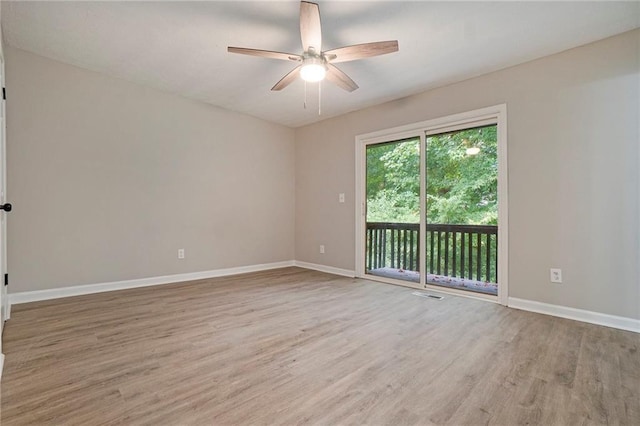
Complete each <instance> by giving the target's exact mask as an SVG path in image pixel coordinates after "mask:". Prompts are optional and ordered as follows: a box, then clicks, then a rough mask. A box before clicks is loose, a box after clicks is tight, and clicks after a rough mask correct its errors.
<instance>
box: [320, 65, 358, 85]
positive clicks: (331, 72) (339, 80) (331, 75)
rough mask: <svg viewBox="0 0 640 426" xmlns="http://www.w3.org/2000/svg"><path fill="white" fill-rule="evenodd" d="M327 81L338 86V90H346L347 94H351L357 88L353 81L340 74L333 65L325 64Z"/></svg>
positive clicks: (342, 73)
mask: <svg viewBox="0 0 640 426" xmlns="http://www.w3.org/2000/svg"><path fill="white" fill-rule="evenodd" d="M326 77H327V80H329V81H330V82H332V83H334V84H336V85H338V86H339V87H340V88H342V89H344V90H346V91H347V92H353V91H354V90H356V89H357V88H358V85H357V84H356V83H355V81H353V80H351V78H350V77H349V76H348V75H346V74H345V73H344V72H342V71H341V70H340V69H339V68H338V67H336V66H335V65H331V64H327V76H326Z"/></svg>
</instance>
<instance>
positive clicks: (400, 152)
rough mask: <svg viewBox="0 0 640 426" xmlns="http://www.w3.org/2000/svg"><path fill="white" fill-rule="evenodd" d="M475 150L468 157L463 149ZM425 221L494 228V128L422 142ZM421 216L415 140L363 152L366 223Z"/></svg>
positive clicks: (411, 220) (417, 142)
mask: <svg viewBox="0 0 640 426" xmlns="http://www.w3.org/2000/svg"><path fill="white" fill-rule="evenodd" d="M472 147H476V148H479V153H478V154H476V155H469V154H468V153H467V149H468V148H472ZM426 163H427V164H426V166H427V191H426V192H427V206H426V212H427V220H428V222H429V223H452V224H490V225H495V224H497V217H498V211H497V189H498V188H497V184H498V169H497V129H496V126H495V125H492V126H486V127H480V128H475V129H466V130H462V131H456V132H450V133H444V134H439V135H433V136H429V137H428V138H427V155H426ZM419 217H420V140H419V139H409V140H404V141H398V142H392V143H386V144H381V145H373V146H371V147H369V148H368V149H367V221H369V222H404V223H417V222H419Z"/></svg>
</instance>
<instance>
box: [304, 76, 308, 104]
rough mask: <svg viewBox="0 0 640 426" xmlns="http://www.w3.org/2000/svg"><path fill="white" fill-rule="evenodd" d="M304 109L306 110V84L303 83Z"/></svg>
mask: <svg viewBox="0 0 640 426" xmlns="http://www.w3.org/2000/svg"><path fill="white" fill-rule="evenodd" d="M304 109H307V82H306V80H305V81H304Z"/></svg>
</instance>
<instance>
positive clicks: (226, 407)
mask: <svg viewBox="0 0 640 426" xmlns="http://www.w3.org/2000/svg"><path fill="white" fill-rule="evenodd" d="M412 292H413V290H411V289H408V288H403V287H396V286H391V285H385V284H380V283H375V282H369V281H365V280H354V279H348V278H341V277H336V276H331V275H327V274H323V273H318V272H312V271H305V270H301V269H297V268H287V269H282V270H276V271H268V272H261V273H255V274H247V275H242V276H236V277H227V278H219V279H211V280H203V281H198V282H193V283H187V284H176V285H166V286H159V287H147V288H143V289H134V290H126V291H119V292H111V293H103V294H96V295H88V296H80V297H75V298H67V299H59V300H55V301H47V302H38V303H31V304H25V305H17V306H14V307H13V312H12V319H11V320H10V321H9V322H8V323H7V327H6V329H5V336H4V338H5V340H4V350H5V355H6V361H5V371H4V377H3V380H2V394H1V397H2V404H1V408H2V411H1V420H2V425H3V426H8V425H27V424H37V425H40V424H56V425H61V424H64V425H102V424H109V425H111V424H131V425H160V424H170V425H191V424H194V425H196V424H197V425H203V424H216V425H236V424H268V425H271V424H287V425H288V424H301V423H304V424H322V425H335V424H341V425H342V424H371V425H384V424H388V425H404V424H411V425H430V424H451V425H462V424H497V425H515V424H540V425H575V424H628V425H631V424H638V420H639V419H640V351H638V349H639V347H640V335H638V334H635V333H631V332H624V331H620V330H614V329H610V328H605V327H600V326H595V325H590V324H584V323H579V322H575V321H570V320H564V319H560V318H553V317H549V316H544V315H539V314H534V313H528V312H522V311H517V310H512V309H508V308H504V307H502V306H499V305H495V304H492V303H488V302H482V301H478V300H472V299H467V298H461V297H454V296H448V297H446V298H445V299H444V300H442V301H437V300H433V299H427V298H422V297H416V296H414V295H412V294H411V293H412Z"/></svg>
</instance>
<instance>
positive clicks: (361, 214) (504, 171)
mask: <svg viewBox="0 0 640 426" xmlns="http://www.w3.org/2000/svg"><path fill="white" fill-rule="evenodd" d="M487 123H495V124H496V125H497V130H498V132H497V133H498V271H497V274H498V296H497V297H495V296H491V295H483V294H480V293H471V292H467V291H463V290H456V289H449V288H445V287H437V286H431V285H428V284H426V282H425V280H426V276H425V274H420V284H419V285H416V284H415V283H411V282H407V281H402V280H396V279H388V278H383V277H376V276H373V275H367V274H366V273H365V268H364V266H365V265H364V255H365V250H366V242H365V238H364V237H365V235H366V149H367V146H368V145H372V144H378V143H383V142H392V141H396V140H400V139H406V138H410V137H412V138H417V137H419V138H420V173H421V179H420V205H421V206H424V202H425V199H426V185H425V182H424V179H423V177H424V176H425V172H426V170H425V169H426V161H424V159H423V155H424V153H425V152H426V149H425V148H426V146H425V144H426V135H427V133H429V134H434V133H438V132H444V131H450V130H456V129H465V128H470V127H475V126H477V125H478V124H487ZM355 159H356V164H355V172H356V176H355V183H356V188H355V225H356V226H355V231H356V232H355V238H356V241H355V250H356V252H355V260H356V265H355V273H356V277H358V278H366V279H369V280H374V281H382V282H387V283H390V284H397V285H402V286H406V287H412V288H421V289H424V288H429V289H432V290H437V291H439V292H443V293H450V294H455V295H460V296H466V297H472V298H476V299H483V300H490V301H494V302H497V303H500V304H501V305H505V306H506V305H507V301H508V294H509V233H508V232H509V215H508V212H509V210H508V204H509V203H508V170H509V169H508V163H507V161H508V155H507V105H506V104H499V105H494V106H489V107H486V108H481V109H476V110H473V111H467V112H462V113H459V114H453V115H448V116H444V117H439V118H434V119H431V120H426V121H422V122H418V123H413V124H408V125H405V126H399V127H394V128H390V129H383V130H379V131H375V132H371V133H366V134H362V135H357V136H356V138H355ZM420 216H421V217H420V235H421V236H422V237H421V240H420V243H419V244H420V245H421V247H422V246H424V244H423V243H424V242H423V241H422V239H423V238H424V236H425V235H426V232H425V231H426V218H425V216H424V214H421V215H420ZM425 264H426V253H425V250H420V265H421V267H422V266H423V265H425ZM423 269H424V268H423Z"/></svg>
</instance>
